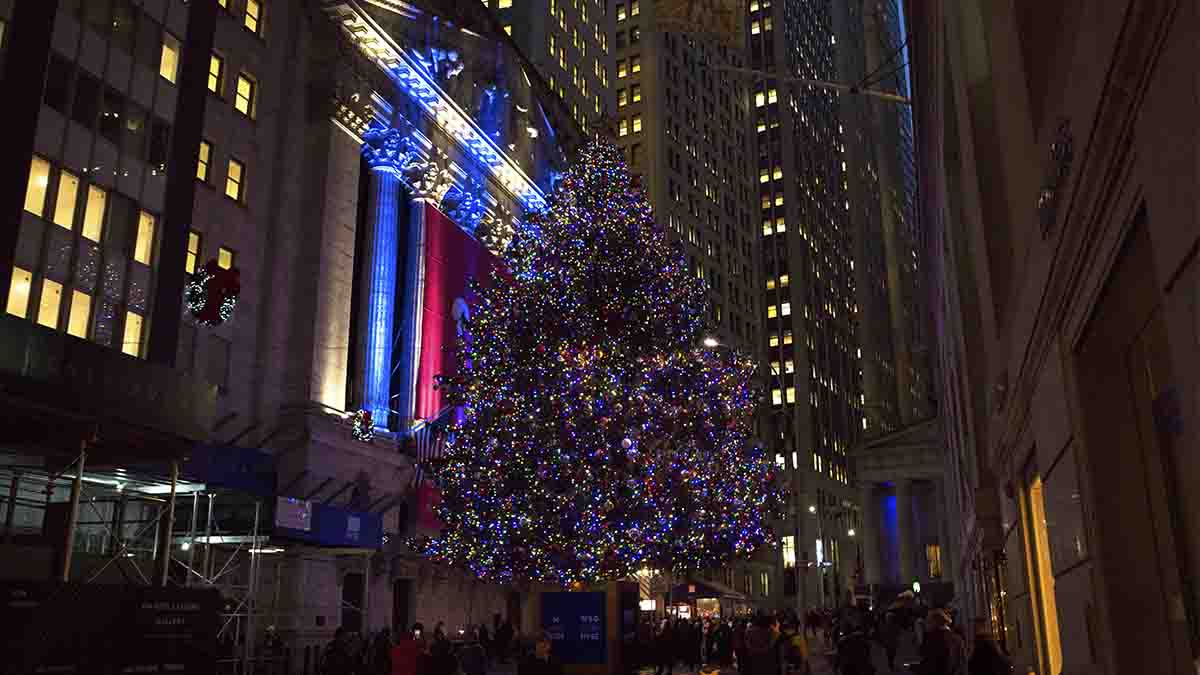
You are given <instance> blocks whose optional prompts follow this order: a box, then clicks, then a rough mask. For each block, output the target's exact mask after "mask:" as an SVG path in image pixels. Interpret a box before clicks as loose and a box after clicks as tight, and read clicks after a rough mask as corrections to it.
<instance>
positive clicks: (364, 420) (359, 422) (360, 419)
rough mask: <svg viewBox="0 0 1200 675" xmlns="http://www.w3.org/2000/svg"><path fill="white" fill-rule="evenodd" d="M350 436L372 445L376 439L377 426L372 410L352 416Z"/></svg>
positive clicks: (361, 411) (362, 411) (360, 411)
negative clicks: (372, 416) (372, 418)
mask: <svg viewBox="0 0 1200 675" xmlns="http://www.w3.org/2000/svg"><path fill="white" fill-rule="evenodd" d="M350 434H351V435H353V436H354V438H355V440H359V441H362V442H363V443H370V442H371V441H372V440H373V439H374V438H375V424H374V422H373V421H372V420H371V411H370V410H359V411H358V412H356V413H354V414H353V415H351V416H350Z"/></svg>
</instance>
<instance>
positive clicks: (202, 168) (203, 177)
mask: <svg viewBox="0 0 1200 675" xmlns="http://www.w3.org/2000/svg"><path fill="white" fill-rule="evenodd" d="M211 162H212V144H211V143H209V142H208V141H200V160H199V161H198V162H197V163H196V178H197V179H198V180H200V181H202V182H205V183H207V182H208V167H209V164H210V163H211Z"/></svg>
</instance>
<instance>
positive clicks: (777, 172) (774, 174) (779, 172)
mask: <svg viewBox="0 0 1200 675" xmlns="http://www.w3.org/2000/svg"><path fill="white" fill-rule="evenodd" d="M771 177H772V178H774V179H775V180H779V179H780V178H783V168H782V167H778V166H777V167H775V170H774V171H773V172H772V173H771Z"/></svg>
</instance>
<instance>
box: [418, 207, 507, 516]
mask: <svg viewBox="0 0 1200 675" xmlns="http://www.w3.org/2000/svg"><path fill="white" fill-rule="evenodd" d="M499 266H500V260H499V259H498V258H496V256H494V255H492V253H491V252H490V251H488V250H487V249H486V248H484V246H483V245H482V244H481V243H479V241H478V240H476V239H475V238H474V237H472V236H471V235H469V234H467V233H466V232H464V231H463V230H462V229H460V228H459V227H458V226H457V225H455V224H454V222H453V221H451V220H450V219H449V218H447V217H446V216H445V215H444V214H443V213H442V212H441V211H439V210H437V209H436V208H434V207H433V206H431V205H426V206H425V290H424V294H423V295H422V302H423V305H422V309H421V362H420V363H419V364H418V366H417V400H416V415H417V417H418V418H421V419H424V420H427V421H433V420H434V419H435V418H436V417H437V416H438V414H439V413H441V412H442V411H443V409H444V408H445V407H446V406H447V403H446V401H445V397H444V394H443V393H442V392H441V391H440V390H438V389H437V387H436V386H435V385H436V378H437V376H438V375H452V374H454V373H455V372H457V369H458V363H457V362H456V358H455V354H454V347H455V341H456V339H457V337H458V333H459V330H460V328H459V321H461V320H463V319H465V318H466V316H467V315H469V311H470V310H469V305H468V302H469V301H470V298H469V296H468V291H467V282H468V280H470V279H476V280H478V281H481V282H484V283H486V282H487V281H488V280H489V279H490V278H491V274H492V270H494V269H496V268H497V267H499ZM427 435H429V436H430V442H429V443H426V444H424V445H429V446H430V449H429V451H431V452H433V451H435V450H432V449H433V448H436V449H437V450H440V448H441V443H440V439H438V441H436V442H435V441H434V440H433V437H434V434H432V433H429V434H427ZM422 459H425V458H424V457H422ZM439 502H441V494H440V493H439V492H438V491H437V489H435V488H434V487H433V486H432V485H430V484H429V483H428V482H427V481H424V480H422V481H421V483H420V484H419V485H418V486H417V516H416V524H417V527H418V528H420V529H422V530H431V531H437V530H440V529H441V527H442V524H441V522H440V521H439V520H438V518H437V513H436V507H437V505H438V503H439Z"/></svg>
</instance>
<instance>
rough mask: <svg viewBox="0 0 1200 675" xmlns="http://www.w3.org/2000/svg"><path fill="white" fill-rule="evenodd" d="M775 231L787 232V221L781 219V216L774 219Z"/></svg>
mask: <svg viewBox="0 0 1200 675" xmlns="http://www.w3.org/2000/svg"><path fill="white" fill-rule="evenodd" d="M775 231H776V232H787V221H786V220H784V219H783V216H780V217H778V218H776V219H775Z"/></svg>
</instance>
